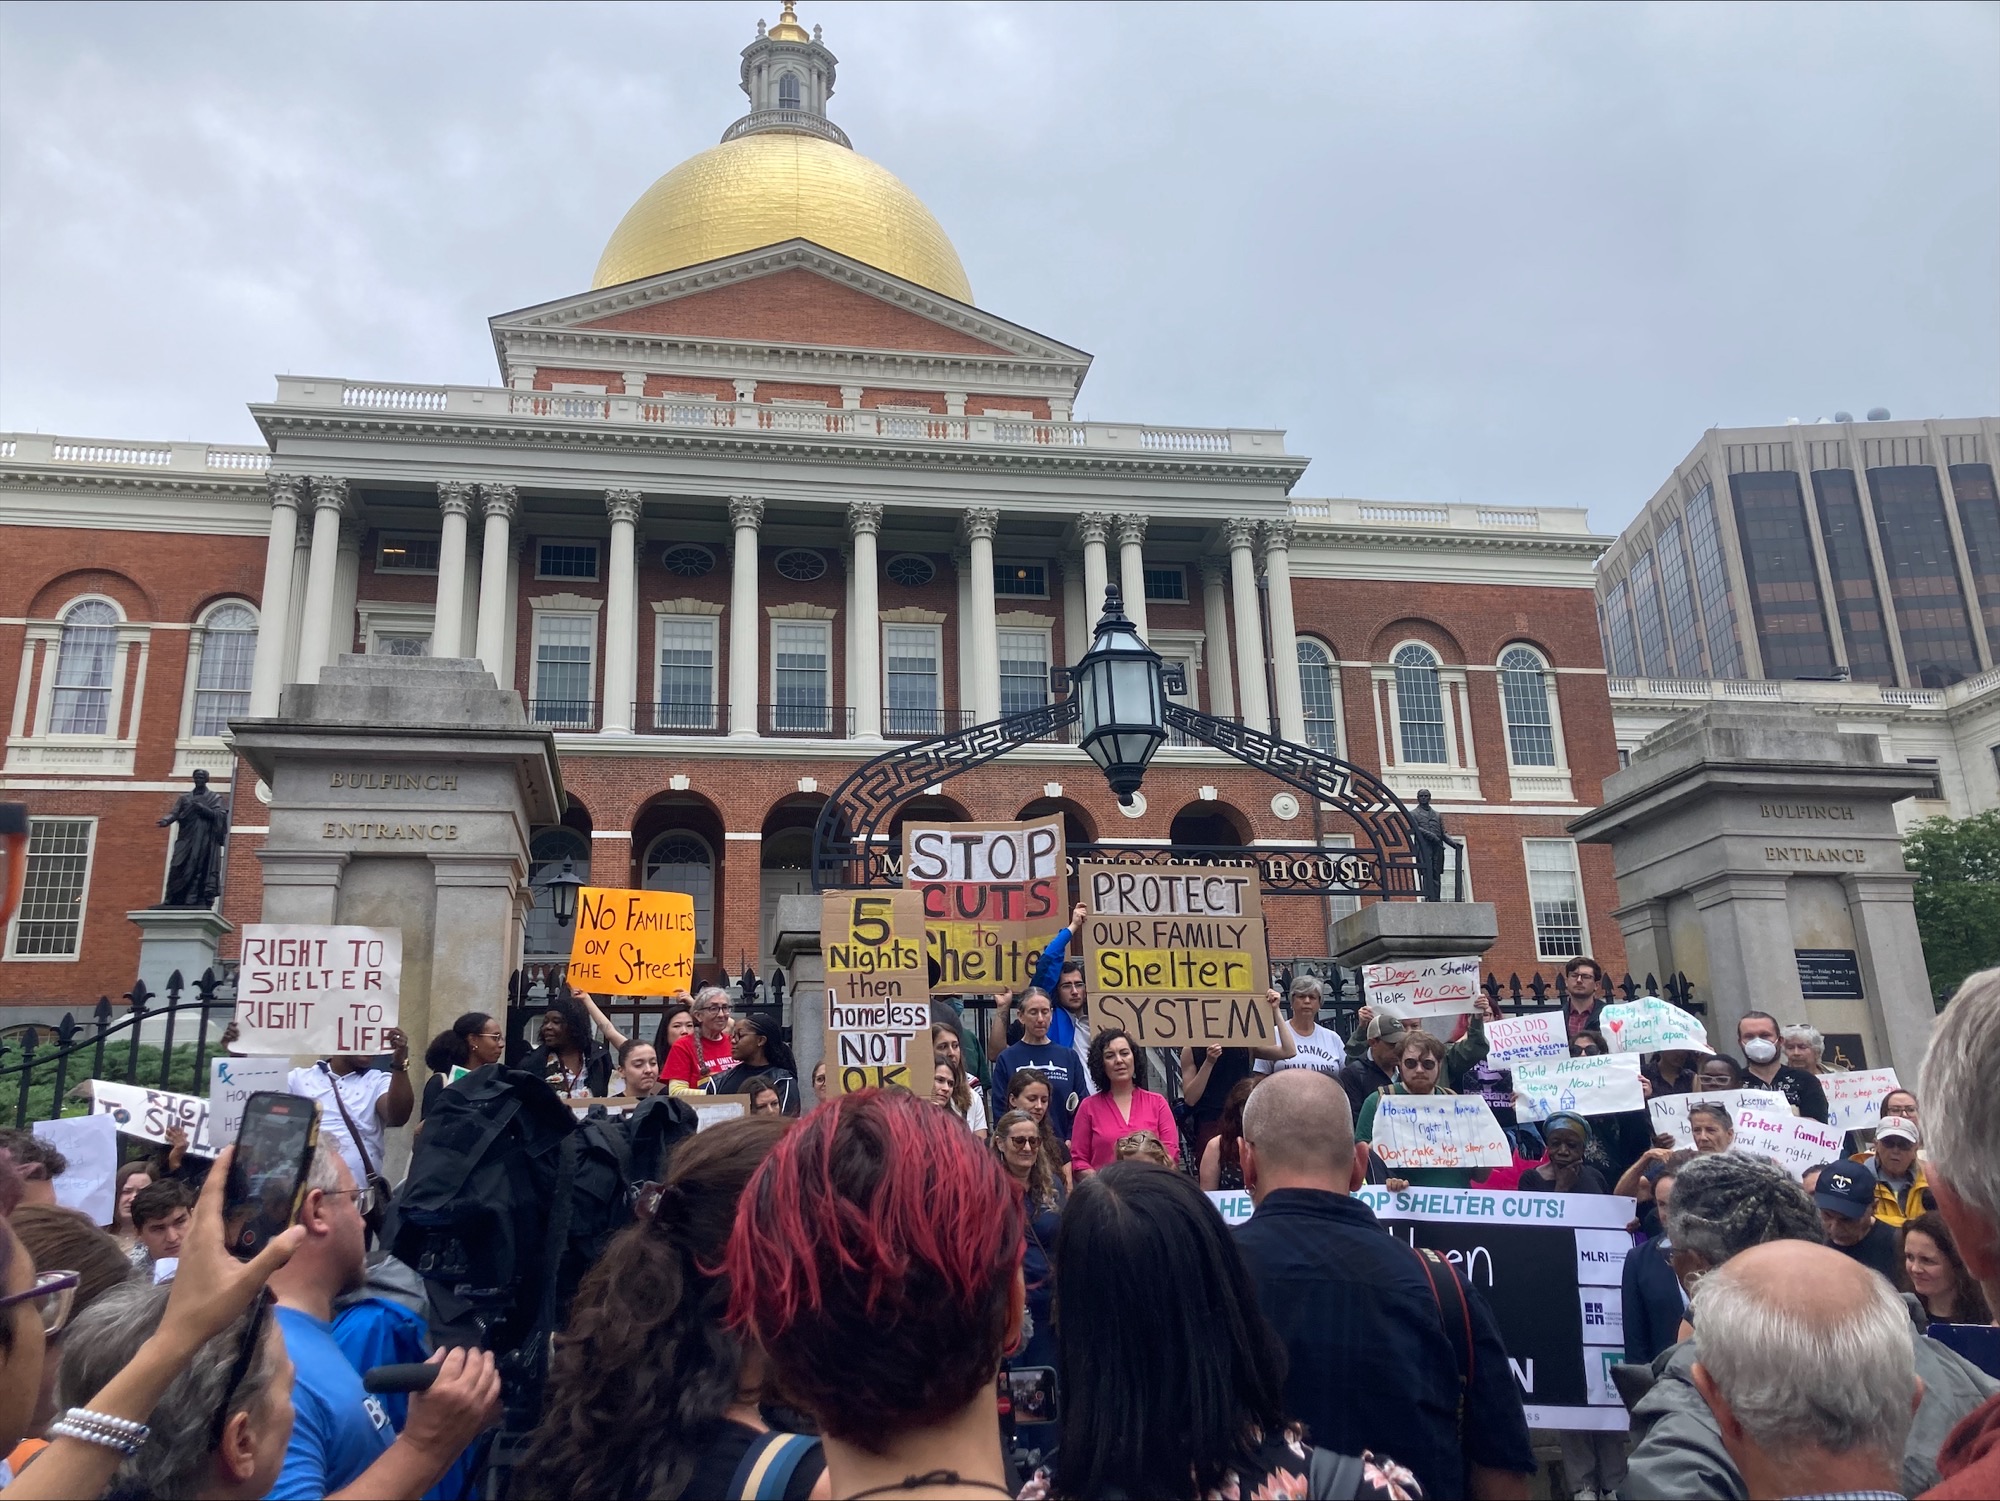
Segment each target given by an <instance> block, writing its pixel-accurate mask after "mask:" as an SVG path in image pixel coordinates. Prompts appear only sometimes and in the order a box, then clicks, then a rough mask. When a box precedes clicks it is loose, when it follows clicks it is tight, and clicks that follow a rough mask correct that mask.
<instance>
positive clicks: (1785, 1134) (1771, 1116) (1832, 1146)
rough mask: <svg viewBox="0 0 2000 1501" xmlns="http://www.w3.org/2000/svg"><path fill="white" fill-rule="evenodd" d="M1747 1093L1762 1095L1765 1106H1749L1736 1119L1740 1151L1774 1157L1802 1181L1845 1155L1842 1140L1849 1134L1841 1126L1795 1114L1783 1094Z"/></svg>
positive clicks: (1756, 1091) (1758, 1091)
mask: <svg viewBox="0 0 2000 1501" xmlns="http://www.w3.org/2000/svg"><path fill="white" fill-rule="evenodd" d="M1748 1093H1751V1094H1761V1095H1763V1097H1764V1101H1765V1103H1762V1104H1753V1105H1750V1106H1748V1107H1746V1108H1745V1109H1744V1110H1743V1111H1742V1112H1741V1113H1740V1114H1739V1115H1738V1116H1737V1117H1736V1140H1735V1142H1734V1146H1735V1148H1736V1150H1737V1151H1739V1152H1754V1153H1756V1154H1757V1155H1758V1156H1760V1157H1770V1158H1774V1159H1775V1160H1776V1161H1777V1163H1778V1165H1779V1166H1780V1167H1782V1168H1783V1169H1784V1170H1785V1171H1786V1172H1788V1173H1790V1174H1791V1175H1792V1176H1793V1177H1794V1178H1803V1177H1804V1176H1805V1175H1806V1169H1807V1168H1809V1167H1824V1166H1825V1165H1826V1164H1827V1163H1829V1162H1836V1161H1838V1160H1839V1159H1840V1157H1841V1156H1842V1155H1843V1154H1842V1152H1841V1150H1840V1147H1841V1141H1842V1138H1843V1137H1845V1136H1846V1134H1847V1133H1846V1132H1844V1131H1842V1130H1841V1129H1840V1127H1838V1126H1823V1125H1821V1124H1820V1123H1819V1122H1818V1121H1815V1120H1808V1119H1806V1118H1805V1117H1804V1116H1802V1115H1793V1114H1792V1113H1791V1109H1790V1106H1788V1105H1787V1104H1786V1102H1785V1097H1784V1096H1783V1095H1781V1094H1772V1093H1769V1092H1767V1091H1764V1090H1751V1091H1748ZM1771 1101H1776V1103H1775V1104H1771V1103H1769V1102H1771Z"/></svg>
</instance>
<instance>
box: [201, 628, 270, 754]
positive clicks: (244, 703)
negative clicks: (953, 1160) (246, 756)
mask: <svg viewBox="0 0 2000 1501" xmlns="http://www.w3.org/2000/svg"><path fill="white" fill-rule="evenodd" d="M256 660H257V615H256V612H255V611H253V610H252V609H251V608H250V607H249V606H248V605H240V604H235V603H233V602H232V603H230V604H226V605H217V606H216V607H215V608H214V609H213V610H210V611H209V612H208V618H207V619H206V620H205V621H203V622H202V627H201V668H200V670H199V672H198V673H197V674H196V676H195V684H194V718H193V719H192V720H191V721H190V723H189V731H188V732H189V733H190V734H194V735H220V734H222V733H223V732H224V731H225V730H227V729H228V728H229V721H230V720H232V719H241V718H242V717H243V716H244V715H246V714H248V713H249V712H250V673H251V668H252V667H253V666H254V665H255V664H256Z"/></svg>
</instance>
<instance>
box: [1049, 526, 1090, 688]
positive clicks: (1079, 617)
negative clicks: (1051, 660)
mask: <svg viewBox="0 0 2000 1501" xmlns="http://www.w3.org/2000/svg"><path fill="white" fill-rule="evenodd" d="M1056 566H1057V567H1058V568H1060V569H1061V570H1062V585H1063V593H1062V600H1063V654H1062V657H1061V660H1062V661H1063V662H1066V663H1067V662H1075V661H1077V660H1078V659H1080V658H1081V657H1082V656H1083V654H1084V653H1085V652H1087V651H1089V650H1090V632H1091V627H1093V626H1094V625H1096V624H1097V622H1096V621H1094V620H1092V619H1090V618H1089V615H1088V613H1087V611H1086V610H1085V608H1084V603H1083V601H1084V588H1083V558H1082V556H1081V555H1080V554H1078V553H1073V552H1069V553H1064V554H1063V555H1062V557H1061V558H1059V559H1058V560H1057V563H1056Z"/></svg>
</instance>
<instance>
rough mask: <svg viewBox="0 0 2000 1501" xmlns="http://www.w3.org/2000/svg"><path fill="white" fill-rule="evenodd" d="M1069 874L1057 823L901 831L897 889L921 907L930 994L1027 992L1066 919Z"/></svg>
mask: <svg viewBox="0 0 2000 1501" xmlns="http://www.w3.org/2000/svg"><path fill="white" fill-rule="evenodd" d="M1068 871H1069V867H1068V863H1067V860H1066V858H1065V856H1064V853H1063V825H1062V820H1061V819H1060V818H1042V819H1033V820H1030V821H1028V822H1026V823H911V824H905V825H904V826H903V885H904V887H905V888H906V889H908V890H910V891H915V892H917V893H919V894H920V895H921V896H922V898H923V913H924V941H925V944H926V951H927V955H928V957H929V959H930V960H931V962H932V963H933V964H935V965H936V968H935V970H933V971H932V972H931V973H932V978H931V982H930V988H931V990H932V992H933V993H935V994H938V995H954V994H956V993H958V992H960V991H965V990H996V989H999V988H1000V987H1002V986H1005V987H1007V988H1008V989H1011V990H1020V989H1022V988H1023V987H1024V986H1026V985H1027V984H1028V982H1029V981H1030V980H1032V979H1033V978H1034V974H1035V961H1036V960H1037V959H1038V958H1040V957H1041V952H1042V949H1043V947H1044V946H1045V945H1046V944H1047V943H1048V941H1049V940H1050V939H1051V938H1053V937H1054V936H1055V935H1056V933H1057V932H1059V931H1060V930H1061V928H1062V926H1063V923H1064V921H1065V919H1066V918H1067V917H1068V915H1069V914H1068V911H1067V908H1068V905H1069V901H1068V895H1067V893H1068V889H1069V874H1068ZM827 967H828V968H829V969H831V968H832V966H831V965H828V966H827Z"/></svg>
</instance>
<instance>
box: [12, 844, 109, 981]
mask: <svg viewBox="0 0 2000 1501" xmlns="http://www.w3.org/2000/svg"><path fill="white" fill-rule="evenodd" d="M96 828H97V820H96V819H94V818H31V819H29V820H28V862H27V871H26V875H27V882H26V885H25V887H24V889H23V891H22V894H21V913H20V916H19V917H18V918H17V919H16V920H15V923H14V949H13V954H12V956H11V957H13V958H16V959H74V958H75V957H76V956H77V951H78V949H79V948H81V946H82V941H83V894H84V890H85V888H86V887H87V886H88V885H89V883H90V846H91V839H92V836H93V834H94V833H95V832H96Z"/></svg>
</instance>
